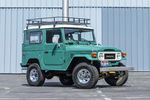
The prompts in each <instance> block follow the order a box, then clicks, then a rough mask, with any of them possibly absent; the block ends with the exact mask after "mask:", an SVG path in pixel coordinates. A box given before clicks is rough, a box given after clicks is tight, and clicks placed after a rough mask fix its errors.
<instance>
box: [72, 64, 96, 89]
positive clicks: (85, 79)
mask: <svg viewBox="0 0 150 100" xmlns="http://www.w3.org/2000/svg"><path fill="white" fill-rule="evenodd" d="M98 77H99V74H98V70H97V68H96V67H94V66H92V65H89V64H87V63H79V64H78V65H77V66H76V67H75V68H74V70H73V73H72V79H73V82H74V83H75V86H76V87H78V88H85V89H89V88H93V87H94V86H95V85H96V83H97V81H98Z"/></svg>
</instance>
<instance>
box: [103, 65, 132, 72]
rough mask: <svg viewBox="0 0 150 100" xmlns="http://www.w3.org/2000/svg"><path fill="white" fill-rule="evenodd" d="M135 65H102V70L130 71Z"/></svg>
mask: <svg viewBox="0 0 150 100" xmlns="http://www.w3.org/2000/svg"><path fill="white" fill-rule="evenodd" d="M133 69H134V68H133V67H125V66H119V67H118V66H116V67H115V66H114V67H100V72H109V71H129V70H133Z"/></svg>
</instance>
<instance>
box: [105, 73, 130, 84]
mask: <svg viewBox="0 0 150 100" xmlns="http://www.w3.org/2000/svg"><path fill="white" fill-rule="evenodd" d="M127 80H128V71H121V72H119V73H118V74H114V75H113V74H112V75H109V76H108V77H106V78H105V81H106V82H107V83H108V84H109V85H111V86H122V85H123V84H125V83H126V81H127Z"/></svg>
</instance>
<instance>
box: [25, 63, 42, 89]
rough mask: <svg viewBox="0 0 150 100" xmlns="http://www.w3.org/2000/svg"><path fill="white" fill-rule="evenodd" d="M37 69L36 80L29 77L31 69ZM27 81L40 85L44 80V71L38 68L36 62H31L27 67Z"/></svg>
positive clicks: (30, 83) (32, 84)
mask: <svg viewBox="0 0 150 100" xmlns="http://www.w3.org/2000/svg"><path fill="white" fill-rule="evenodd" d="M33 70H34V72H35V71H37V73H36V76H37V80H36V81H33V80H31V78H30V74H31V71H33ZM26 78H27V82H28V84H29V85H30V86H42V85H43V84H44V82H45V73H44V71H42V70H41V69H40V66H39V65H38V64H37V63H33V64H31V65H30V66H29V67H28V70H27V73H26Z"/></svg>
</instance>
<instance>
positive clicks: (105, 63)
mask: <svg viewBox="0 0 150 100" xmlns="http://www.w3.org/2000/svg"><path fill="white" fill-rule="evenodd" d="M101 66H102V67H107V66H109V63H108V61H101Z"/></svg>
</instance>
